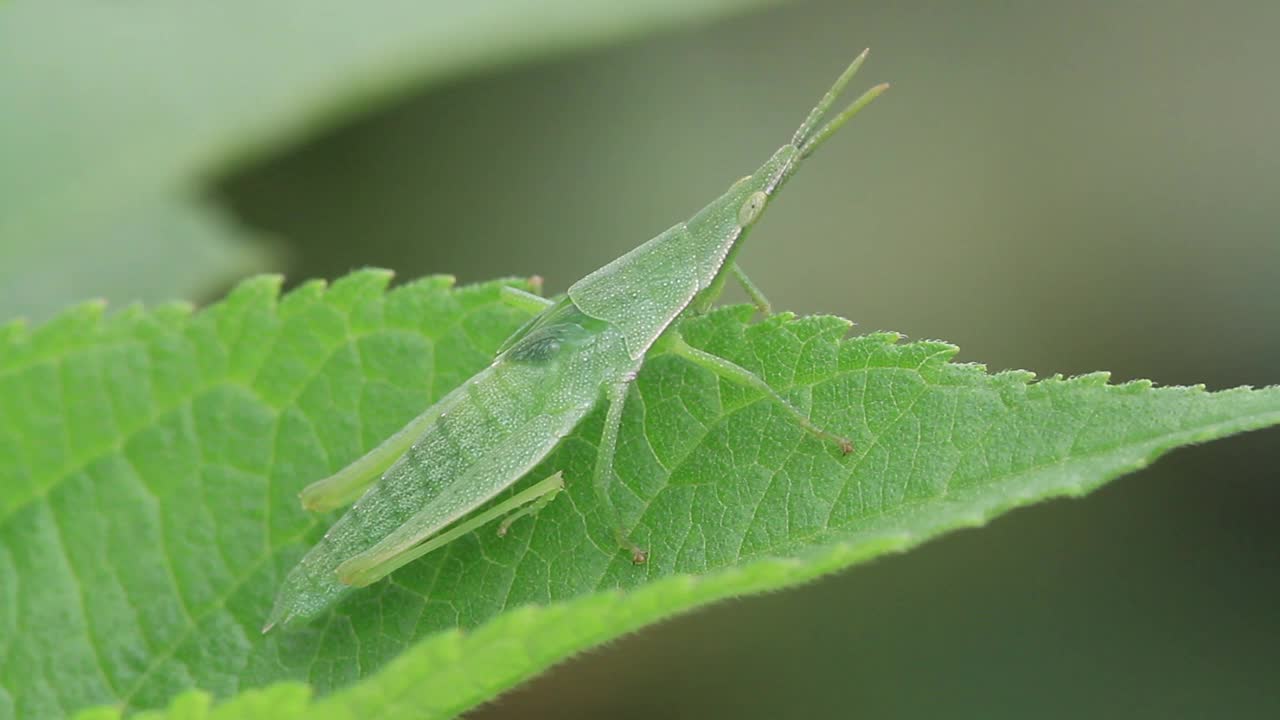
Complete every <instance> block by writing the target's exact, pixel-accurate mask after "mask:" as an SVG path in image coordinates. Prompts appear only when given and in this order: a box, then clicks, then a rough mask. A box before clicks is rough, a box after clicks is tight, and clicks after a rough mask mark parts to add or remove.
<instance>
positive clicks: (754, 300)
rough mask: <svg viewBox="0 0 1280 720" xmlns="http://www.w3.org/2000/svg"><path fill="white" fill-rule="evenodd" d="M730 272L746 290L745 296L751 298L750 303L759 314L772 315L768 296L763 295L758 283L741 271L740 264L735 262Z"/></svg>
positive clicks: (771, 306)
mask: <svg viewBox="0 0 1280 720" xmlns="http://www.w3.org/2000/svg"><path fill="white" fill-rule="evenodd" d="M732 272H733V277H734V279H735V280H737V281H738V284H739V285H741V286H742V289H743V290H744V291H746V293H747V297H749V298H751V304H752V305H755V306H756V310H759V311H760V314H761V315H764V316H766V317H767V316H769V315H772V314H773V305H772V304H771V303H770V302H769V298H767V297H765V295H764V292H763V291H762V290H761V289H760V286H759V285H756V284H755V283H753V282H751V278H749V277H747V274H746V273H745V272H743V271H742V266H741V265H739V264H738V263H736V262H735V263H734V264H733V268H732Z"/></svg>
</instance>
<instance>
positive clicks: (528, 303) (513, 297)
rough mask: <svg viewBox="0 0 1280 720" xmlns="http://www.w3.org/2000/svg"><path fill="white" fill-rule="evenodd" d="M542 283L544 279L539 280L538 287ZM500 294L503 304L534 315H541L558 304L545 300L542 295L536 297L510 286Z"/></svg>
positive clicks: (503, 288)
mask: <svg viewBox="0 0 1280 720" xmlns="http://www.w3.org/2000/svg"><path fill="white" fill-rule="evenodd" d="M541 283H542V279H541V278H539V279H538V285H539V286H540V285H541ZM498 294H499V296H500V297H501V298H502V302H504V303H506V304H507V305H510V306H511V307H514V308H519V309H521V310H527V311H528V312H530V313H534V314H536V313H540V312H542V311H543V310H546V309H547V308H549V307H551V306H552V305H555V304H556V301H555V300H551V299H549V298H544V297H542V296H541V295H535V294H533V293H531V292H528V291H526V290H521V289H520V288H518V287H512V286H510V285H504V286H503V287H502V289H501V290H499V291H498Z"/></svg>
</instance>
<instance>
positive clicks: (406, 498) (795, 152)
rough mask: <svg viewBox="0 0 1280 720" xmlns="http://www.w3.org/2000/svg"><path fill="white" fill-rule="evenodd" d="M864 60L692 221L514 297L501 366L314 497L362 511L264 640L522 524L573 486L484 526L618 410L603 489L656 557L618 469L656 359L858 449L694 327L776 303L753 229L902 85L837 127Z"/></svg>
mask: <svg viewBox="0 0 1280 720" xmlns="http://www.w3.org/2000/svg"><path fill="white" fill-rule="evenodd" d="M866 56H867V52H866V51H863V53H862V54H861V55H859V56H858V57H857V58H856V59H855V60H854V61H853V62H852V63H851V64H850V65H849V67H848V68H847V69H846V70H845V71H844V72H843V73H842V74H841V75H840V77H839V78H837V79H836V82H835V84H833V85H832V86H831V89H830V90H828V91H827V93H826V95H824V96H823V98H822V99H821V100H820V101H819V102H818V104H817V105H816V106H815V107H814V108H813V110H812V111H810V112H809V115H808V116H807V117H806V118H805V120H804V122H803V123H802V124H801V125H800V127H799V129H797V130H796V132H795V135H794V136H793V137H792V138H791V141H790V142H788V143H787V144H786V145H783V146H782V147H781V148H779V149H778V150H777V152H775V153H774V154H773V156H772V157H770V158H769V160H768V161H766V162H765V163H764V165H761V166H760V168H759V169H758V170H756V171H755V172H754V173H752V174H751V175H748V176H746V177H744V178H742V179H740V180H738V181H737V182H735V183H733V185H732V186H731V187H730V188H729V189H728V190H727V191H726V192H725V193H724V194H723V195H721V196H720V197H718V198H716V199H715V200H713V201H712V202H711V204H709V205H707V206H706V207H704V208H703V209H702V210H700V211H699V212H698V213H697V214H695V215H694V216H693V217H692V218H690V219H688V220H686V221H684V222H681V223H679V224H677V225H675V226H674V227H672V228H671V229H669V230H667V231H666V232H664V233H662V234H661V235H658V236H657V237H655V238H653V239H652V240H649V241H648V242H646V243H644V244H643V245H641V246H639V247H637V248H636V249H634V250H632V251H631V252H629V253H627V254H625V255H623V256H622V257H620V258H618V259H616V260H614V261H613V262H611V263H609V264H608V265H605V266H604V267H602V268H600V269H599V270H596V271H595V272H593V273H591V274H590V275H587V276H586V277H584V278H582V279H581V280H579V281H578V282H576V283H574V284H573V285H572V286H570V288H569V290H568V292H567V293H566V294H565V295H564V296H563V297H561V298H559V299H558V300H551V299H545V298H542V297H540V296H539V295H535V294H532V293H526V292H523V291H520V290H517V289H515V288H506V290H508V291H510V292H509V293H506V297H507V299H509V300H510V301H511V302H512V303H514V304H516V305H519V306H527V307H528V308H530V309H531V310H534V311H536V312H537V315H535V316H534V317H533V319H531V320H530V321H529V322H528V323H526V324H525V325H524V326H523V327H521V328H520V329H518V330H517V331H516V332H515V334H513V335H512V336H511V337H510V338H509V339H508V340H507V341H506V342H505V343H504V344H503V346H502V347H501V348H499V350H498V352H497V354H496V357H495V359H494V361H493V362H492V364H490V365H489V366H488V367H486V368H485V369H483V370H481V371H480V372H479V373H477V374H476V375H474V376H473V377H471V378H470V379H468V380H467V381H466V382H465V383H463V384H462V385H461V386H460V387H458V388H457V389H455V390H453V391H452V392H450V393H449V394H447V395H445V396H444V397H443V398H441V399H440V400H439V401H438V402H436V403H435V404H434V405H432V406H431V407H429V408H427V409H426V411H424V412H423V413H422V414H421V415H419V416H418V417H416V418H414V419H413V420H411V421H409V423H408V424H407V425H405V427H404V428H402V429H401V430H399V431H397V432H396V433H395V434H394V435H392V436H391V437H389V438H387V439H386V440H385V441H384V442H383V443H382V444H380V445H378V446H377V447H376V448H374V449H373V450H372V451H370V452H369V453H368V454H367V455H365V456H363V457H361V458H360V459H358V460H356V461H355V462H353V463H351V464H350V465H349V466H347V467H346V468H344V469H342V470H340V471H339V472H338V473H336V474H335V475H333V476H331V477H328V478H325V479H324V480H320V481H319V482H316V483H313V484H311V485H309V486H307V487H306V488H305V489H304V490H303V491H302V493H301V499H302V504H303V506H304V507H305V508H307V509H308V510H315V511H322V510H330V509H333V508H337V507H341V506H343V505H346V504H347V503H350V502H352V501H355V504H354V505H352V507H351V509H350V510H348V511H347V513H346V514H345V515H343V516H342V517H341V518H340V519H339V520H338V521H337V522H336V523H334V525H333V527H331V528H330V529H329V531H328V532H327V533H325V535H324V538H323V539H321V540H320V542H319V543H317V544H316V546H315V547H313V548H312V549H311V550H310V551H309V552H308V553H307V555H306V556H305V557H303V558H302V560H301V561H300V562H299V563H298V565H297V566H296V567H295V568H294V569H293V570H292V571H291V572H290V573H289V575H288V576H287V578H286V579H285V582H284V586H283V588H282V589H281V590H280V593H279V595H278V596H277V598H276V602H275V606H274V607H273V608H272V610H271V614H270V616H269V618H268V619H267V623H266V625H265V627H264V628H263V632H264V633H265V632H267V631H268V630H270V629H271V628H272V627H274V626H275V625H277V624H283V623H286V622H289V621H293V620H298V619H306V618H310V617H314V616H316V615H317V614H319V613H320V612H322V611H323V610H325V609H326V608H328V607H329V606H331V605H332V604H334V603H335V602H336V601H337V600H338V599H339V598H340V597H341V596H343V595H344V594H346V593H348V592H349V591H351V590H352V589H353V588H357V587H363V586H366V585H369V584H371V583H373V582H376V581H377V580H379V579H381V578H383V577H385V576H386V575H388V574H389V573H391V572H392V571H394V570H396V569H397V568H399V567H401V566H403V565H404V564H406V563H408V562H410V561H412V560H414V559H416V558H418V557H421V556H422V555H425V554H426V553H428V552H431V551H432V550H435V549H436V548H439V547H441V546H443V545H445V544H446V543H448V542H451V541H452V540H454V539H455V538H457V537H460V536H461V535H463V534H465V533H468V532H471V531H472V530H475V529H476V528H478V527H480V526H482V525H484V524H486V523H489V522H491V521H493V520H495V519H497V518H498V517H500V516H503V515H506V519H505V520H504V521H503V522H502V523H501V525H500V526H499V533H500V534H505V532H506V530H507V528H508V527H509V526H510V524H511V523H512V522H513V521H514V520H516V519H518V518H520V517H522V516H524V515H527V514H529V513H531V512H534V511H536V510H537V509H539V508H541V507H543V506H545V505H546V504H547V503H548V502H549V501H550V500H551V499H552V498H553V497H554V496H555V495H556V494H557V493H558V492H560V490H562V489H563V488H564V479H563V477H562V475H561V473H555V474H554V475H552V476H551V477H548V478H546V479H544V480H542V481H541V482H538V483H536V484H534V485H532V486H530V487H529V488H527V489H525V490H524V491H522V492H520V493H517V494H515V495H513V496H511V497H510V498H508V499H506V500H505V501H503V502H500V503H498V504H496V505H495V506H493V507H491V508H489V509H487V510H486V511H484V512H481V513H479V514H474V513H475V512H476V511H477V510H478V509H479V508H480V507H481V506H483V505H485V504H486V503H487V502H489V501H490V500H492V499H493V498H494V497H495V496H496V495H497V494H498V493H500V492H501V491H503V490H504V489H506V488H508V487H510V486H512V485H514V484H515V483H516V482H517V481H519V480H520V479H521V478H522V477H523V476H524V475H526V474H527V473H529V472H530V471H531V470H532V469H533V468H534V467H535V466H536V465H537V464H538V463H539V462H541V461H542V460H543V459H544V458H546V457H547V455H548V454H550V453H551V451H552V450H554V449H555V448H556V446H557V445H558V444H559V443H560V441H561V440H562V439H564V438H565V437H566V436H567V435H569V433H571V432H572V431H573V430H574V428H575V427H577V426H578V424H579V423H580V422H582V420H583V419H584V418H585V417H586V416H587V415H588V414H589V413H591V411H592V410H593V409H595V408H596V407H597V405H598V404H599V403H600V402H601V401H605V402H607V403H608V410H607V413H606V417H605V423H604V429H603V430H602V431H601V436H600V441H599V444H598V449H597V454H596V461H595V467H594V471H593V480H592V483H593V486H594V491H595V493H596V495H597V497H598V502H599V504H600V506H601V508H602V509H603V511H604V512H605V513H606V514H607V516H608V517H609V518H610V519H611V520H612V521H613V522H614V527H615V528H617V530H616V536H617V540H618V544H619V547H620V548H621V549H622V550H625V551H626V552H629V553H630V554H631V559H632V561H633V562H635V563H637V564H640V563H643V562H645V561H646V559H647V557H648V554H647V552H646V551H644V550H643V549H641V548H639V547H637V546H636V545H635V544H633V543H632V542H631V541H630V540H629V539H628V534H627V532H626V530H625V529H623V527H622V522H621V521H620V519H619V515H618V512H617V510H616V508H615V507H614V505H613V502H612V500H611V499H610V498H611V496H610V486H611V484H612V482H613V477H614V472H613V459H614V452H615V450H616V448H617V442H618V430H619V426H620V424H621V421H622V411H623V406H624V404H625V402H626V398H627V392H628V388H629V387H630V384H631V382H632V381H633V380H635V378H636V374H637V373H638V372H639V371H640V368H641V366H642V365H643V364H644V361H645V359H646V358H649V357H653V356H654V355H658V354H663V353H673V354H675V355H677V356H679V357H682V358H684V359H686V360H688V361H691V362H693V363H694V364H696V365H698V366H700V367H703V368H706V369H707V370H710V371H712V372H713V373H715V374H716V375H717V376H719V377H721V378H723V379H725V380H728V381H731V382H735V383H741V384H742V385H745V386H748V387H751V388H754V389H755V390H757V391H759V392H761V393H762V394H764V395H765V396H767V397H769V398H771V399H772V401H773V402H776V403H778V404H779V405H780V406H781V407H782V408H784V409H785V410H786V411H787V412H788V413H789V414H790V415H791V416H792V417H794V419H795V421H796V423H798V424H799V425H800V426H801V427H803V428H804V429H805V430H806V431H808V432H809V433H811V434H813V435H814V436H816V437H818V438H821V439H822V440H824V441H828V442H831V443H834V444H835V445H837V446H838V447H839V449H840V451H841V452H843V453H845V454H848V453H850V452H852V450H853V445H852V443H850V441H849V440H847V439H845V438H843V437H840V436H838V435H835V434H833V433H830V432H827V431H826V430H824V429H822V428H820V427H818V426H817V425H815V424H814V423H813V422H811V421H810V419H809V418H808V417H807V416H806V415H804V414H803V413H802V412H801V411H800V410H798V409H796V408H795V407H794V406H792V405H791V404H790V403H788V402H787V401H786V400H785V399H783V398H782V397H781V396H780V395H778V393H777V392H775V391H774V390H773V389H772V388H771V387H770V386H769V385H768V384H767V383H766V382H765V381H764V380H763V379H761V378H760V377H759V376H757V375H756V374H754V373H752V372H751V371H749V370H747V369H746V368H743V367H741V366H739V365H737V364H735V363H733V362H731V361H729V360H727V359H725V358H722V357H719V356H717V355H713V354H710V353H707V352H705V351H703V350H700V349H698V348H694V347H692V346H691V345H689V344H688V343H686V342H685V341H684V339H683V338H682V337H681V335H680V325H679V322H678V321H679V320H680V318H681V317H683V316H686V315H690V314H697V313H703V312H706V311H707V310H709V309H710V307H711V305H712V303H713V302H714V301H715V300H716V299H717V298H718V297H719V296H720V294H721V292H722V291H723V289H724V287H725V283H726V282H727V281H728V279H729V278H730V277H731V276H732V277H733V278H734V279H735V280H736V281H738V282H739V283H740V284H741V285H742V286H743V288H744V289H745V290H746V292H747V294H748V295H749V296H750V297H751V299H752V301H753V302H754V303H755V304H756V306H757V307H758V308H760V309H761V310H762V311H763V312H765V313H768V312H769V303H768V301H767V300H766V299H765V297H764V295H763V294H762V293H761V292H760V291H759V289H758V288H757V287H756V285H755V284H754V283H752V282H751V280H750V279H749V278H748V277H747V276H746V274H745V273H743V272H742V270H741V268H739V267H738V264H737V262H736V261H735V258H736V257H737V254H738V251H739V250H740V249H741V247H742V240H743V238H745V237H746V235H747V232H748V230H749V229H750V228H751V226H752V225H754V224H755V222H756V221H757V220H759V218H760V215H761V213H763V211H764V209H765V207H766V206H767V205H768V204H769V202H770V200H771V198H772V197H773V195H774V194H775V193H776V192H777V191H778V190H779V189H780V188H781V187H782V185H783V184H784V183H786V181H787V180H788V179H789V178H790V177H791V176H792V175H793V174H795V172H796V170H797V168H799V167H800V163H801V162H802V161H803V160H804V159H805V158H806V157H808V156H809V155H810V154H811V153H812V152H813V151H814V150H815V149H816V148H817V147H818V146H819V145H821V144H822V143H823V142H824V141H825V140H826V139H827V138H828V137H830V136H831V135H832V134H833V133H834V132H835V131H836V130H838V129H839V128H840V127H841V126H842V125H844V124H845V123H846V122H848V121H849V119H850V118H852V117H853V116H854V115H856V114H857V113H858V112H859V111H860V110H862V108H864V107H866V105H867V104H868V103H870V102H871V101H872V100H874V99H875V98H876V97H877V96H879V95H880V93H882V92H883V91H884V90H885V89H887V88H888V85H878V86H876V87H873V88H871V89H870V90H868V91H866V92H865V93H863V94H862V95H861V96H859V97H858V98H857V99H856V100H854V101H853V102H852V103H850V104H849V105H848V106H847V107H845V108H844V109H843V110H842V111H841V112H840V113H838V114H837V115H836V116H835V117H833V118H831V120H830V121H828V122H827V123H826V124H821V123H822V121H823V118H824V116H826V114H827V112H828V111H829V110H830V109H831V106H832V105H833V104H834V103H835V102H836V100H837V99H838V98H839V96H840V94H841V92H842V91H843V90H844V88H845V86H846V85H847V84H848V83H849V81H850V80H851V79H852V78H853V76H854V74H855V73H856V72H857V70H858V68H859V67H860V66H861V65H862V63H863V61H864V60H865V59H866Z"/></svg>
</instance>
